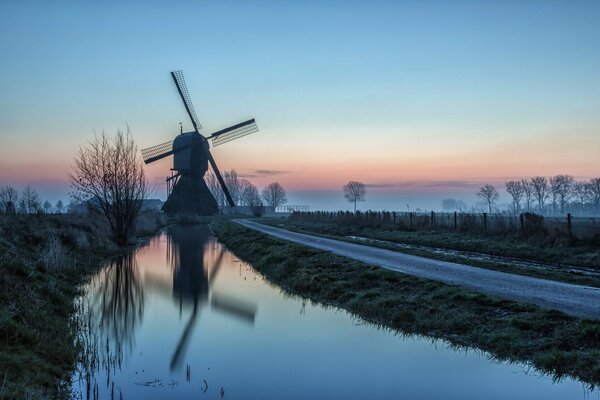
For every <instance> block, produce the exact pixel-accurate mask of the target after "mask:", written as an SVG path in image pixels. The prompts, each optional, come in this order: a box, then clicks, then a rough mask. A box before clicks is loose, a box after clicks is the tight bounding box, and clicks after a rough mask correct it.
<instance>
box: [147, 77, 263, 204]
mask: <svg viewBox="0 0 600 400" xmlns="http://www.w3.org/2000/svg"><path fill="white" fill-rule="evenodd" d="M171 76H172V78H173V81H174V82H175V85H176V87H177V90H178V92H179V95H180V96H181V99H182V100H183V105H184V107H185V109H186V111H187V113H188V115H189V116H190V119H191V122H192V125H193V126H194V130H193V131H191V132H185V133H184V132H181V134H179V135H177V137H175V139H174V140H172V141H168V142H166V143H163V144H159V145H157V146H153V147H149V148H146V149H144V150H142V155H143V157H144V162H145V163H146V164H149V163H152V162H154V161H157V160H160V159H162V158H165V157H168V156H170V155H173V168H172V169H171V171H172V175H171V176H170V177H169V178H167V183H168V185H169V188H172V189H170V191H169V192H170V193H169V197H168V198H167V201H166V202H165V204H164V205H163V211H165V212H169V213H177V212H194V213H198V214H201V215H213V214H216V213H217V212H218V206H217V202H216V200H215V197H214V195H213V193H211V191H210V190H209V188H208V186H207V185H206V182H205V181H204V175H205V174H206V172H207V171H208V165H209V164H210V165H211V167H212V170H213V172H214V175H215V177H216V178H217V180H218V181H219V184H220V187H221V189H222V191H223V193H224V195H225V198H226V199H227V202H228V203H229V205H230V206H231V207H234V206H235V204H234V202H233V200H232V198H231V195H230V194H229V190H228V189H227V187H226V186H225V182H224V181H223V177H222V176H221V172H220V171H219V168H218V167H217V163H216V162H215V160H214V158H213V157H212V154H211V152H210V146H209V139H212V144H213V146H218V145H220V144H223V143H226V142H229V141H231V140H234V139H238V138H240V137H243V136H246V135H249V134H251V133H254V132H257V131H258V127H257V125H256V122H255V120H254V119H250V120H248V121H244V122H241V123H239V124H236V125H233V126H230V127H229V128H225V129H222V130H220V131H217V132H214V133H213V134H211V135H209V136H208V137H205V136H203V135H201V134H200V132H199V130H200V129H201V128H202V127H201V125H200V122H199V121H198V117H197V116H196V111H195V110H194V107H193V105H192V102H191V99H190V96H189V93H188V90H187V87H186V85H185V81H184V79H183V73H182V72H181V71H176V72H171Z"/></svg>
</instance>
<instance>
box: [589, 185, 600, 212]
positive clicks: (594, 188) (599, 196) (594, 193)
mask: <svg viewBox="0 0 600 400" xmlns="http://www.w3.org/2000/svg"><path fill="white" fill-rule="evenodd" d="M587 190H588V195H589V197H590V201H591V202H592V204H593V205H594V210H595V211H596V212H599V211H600V178H593V179H590V181H589V182H588V183H587Z"/></svg>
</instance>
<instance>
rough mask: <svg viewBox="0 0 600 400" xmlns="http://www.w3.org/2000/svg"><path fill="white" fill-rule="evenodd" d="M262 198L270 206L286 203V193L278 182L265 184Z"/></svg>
mask: <svg viewBox="0 0 600 400" xmlns="http://www.w3.org/2000/svg"><path fill="white" fill-rule="evenodd" d="M262 198H263V200H264V201H265V204H266V205H268V206H270V207H275V208H276V207H279V206H280V205H283V204H285V203H287V194H286V193H285V189H284V188H283V186H281V185H280V184H279V182H273V183H270V184H269V185H267V186H266V187H265V188H264V189H263V191H262Z"/></svg>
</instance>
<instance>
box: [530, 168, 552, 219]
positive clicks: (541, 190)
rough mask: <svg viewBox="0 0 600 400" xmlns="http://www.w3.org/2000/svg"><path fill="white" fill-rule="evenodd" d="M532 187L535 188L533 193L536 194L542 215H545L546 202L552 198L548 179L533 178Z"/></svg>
mask: <svg viewBox="0 0 600 400" xmlns="http://www.w3.org/2000/svg"><path fill="white" fill-rule="evenodd" d="M531 185H532V186H533V192H534V193H535V199H536V201H537V203H538V208H539V210H540V214H543V213H544V207H545V205H546V200H548V197H549V196H550V187H549V186H548V179H546V178H545V177H543V176H536V177H534V178H531Z"/></svg>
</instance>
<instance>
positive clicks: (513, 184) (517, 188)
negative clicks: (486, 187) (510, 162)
mask: <svg viewBox="0 0 600 400" xmlns="http://www.w3.org/2000/svg"><path fill="white" fill-rule="evenodd" d="M505 185H506V191H507V192H508V194H510V196H511V197H512V204H513V205H512V207H513V212H514V213H515V214H517V213H518V212H519V211H520V210H521V199H522V198H523V193H524V189H523V184H522V183H521V181H508V182H506V183H505Z"/></svg>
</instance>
